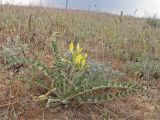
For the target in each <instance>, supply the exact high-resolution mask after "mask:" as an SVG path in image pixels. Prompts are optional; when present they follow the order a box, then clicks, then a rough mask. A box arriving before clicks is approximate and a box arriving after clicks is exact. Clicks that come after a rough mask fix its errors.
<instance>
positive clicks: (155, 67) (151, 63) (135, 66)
mask: <svg viewBox="0 0 160 120" xmlns="http://www.w3.org/2000/svg"><path fill="white" fill-rule="evenodd" d="M125 68H126V71H128V72H129V74H132V75H136V76H137V77H138V78H140V79H142V78H143V79H145V80H151V81H152V80H153V79H158V78H159V77H160V76H159V74H160V61H159V60H158V59H151V58H148V57H145V58H139V59H138V61H137V62H133V61H128V62H127V63H126V64H125Z"/></svg>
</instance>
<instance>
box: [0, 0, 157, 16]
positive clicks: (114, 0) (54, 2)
mask: <svg viewBox="0 0 160 120" xmlns="http://www.w3.org/2000/svg"><path fill="white" fill-rule="evenodd" d="M0 1H2V3H3V4H5V3H7V2H8V3H10V4H16V5H29V4H33V5H38V4H43V5H49V6H55V7H62V8H64V7H65V1H66V0H0ZM95 4H96V6H97V8H98V9H99V10H101V11H106V12H111V13H115V14H119V13H120V11H123V12H124V13H125V14H129V15H133V14H134V12H135V10H136V9H137V10H138V11H137V13H136V16H146V15H147V16H148V15H150V16H153V15H154V14H157V16H160V0H69V3H68V6H69V8H75V9H84V10H88V6H89V5H90V6H91V10H96V8H95Z"/></svg>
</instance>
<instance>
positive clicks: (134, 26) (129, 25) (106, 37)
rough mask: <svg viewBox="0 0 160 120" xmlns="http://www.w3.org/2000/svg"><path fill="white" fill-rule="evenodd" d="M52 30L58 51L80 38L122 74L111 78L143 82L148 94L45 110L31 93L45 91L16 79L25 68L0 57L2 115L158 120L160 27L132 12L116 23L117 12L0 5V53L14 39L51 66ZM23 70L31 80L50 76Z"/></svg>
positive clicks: (95, 56)
mask: <svg viewBox="0 0 160 120" xmlns="http://www.w3.org/2000/svg"><path fill="white" fill-rule="evenodd" d="M54 32H60V33H61V36H59V38H58V44H59V46H60V50H61V52H64V51H66V49H67V46H68V44H69V43H70V41H73V40H74V39H78V41H79V43H80V44H81V45H82V46H83V48H85V51H86V52H87V53H88V54H89V56H90V59H95V60H96V61H98V62H110V63H111V65H112V67H113V69H114V70H115V71H116V70H119V71H121V72H122V73H125V75H124V76H123V77H121V78H115V79H118V80H120V81H128V80H130V81H133V82H136V83H138V84H143V85H144V86H147V87H148V91H149V95H148V98H147V97H146V96H142V95H139V96H137V95H133V96H128V97H126V98H122V99H119V100H114V101H106V102H104V103H100V104H92V105H88V104H82V105H76V104H73V105H71V106H70V107H67V106H63V105H62V106H59V107H57V108H46V107H45V106H44V104H43V102H44V101H42V102H34V101H32V97H33V96H34V95H41V94H44V93H45V92H46V90H45V89H43V88H42V87H40V86H37V85H33V84H30V83H28V82H25V81H19V80H17V79H19V78H17V76H16V75H21V73H23V70H24V69H25V68H27V67H29V66H21V67H19V66H18V67H17V66H11V67H10V68H8V67H6V65H7V62H6V60H4V59H3V56H1V55H0V119H2V120H5V119H17V120H23V119H29V120H32V119H35V120H37V119H46V120H102V119H106V120H107V119H111V120H159V118H160V115H159V113H160V82H159V80H160V76H159V74H160V67H159V64H160V62H159V61H160V56H159V52H160V44H159V42H160V34H159V33H160V28H158V27H156V28H155V27H152V26H150V25H149V24H148V23H147V22H146V19H143V18H142V19H140V18H134V17H130V16H122V18H121V21H120V20H119V16H114V15H110V14H106V13H97V12H85V11H78V10H68V11H67V12H66V11H65V10H61V9H51V8H41V7H19V6H8V5H4V6H0V52H1V51H2V46H3V45H5V46H6V44H7V42H8V41H13V43H14V40H17V39H18V40H20V41H21V43H23V44H27V45H28V46H29V47H30V48H31V49H30V51H29V52H28V53H27V54H26V56H30V57H32V58H33V59H39V60H42V61H43V62H45V63H47V65H48V66H50V62H51V61H52V60H53V59H52V58H51V57H50V55H51V50H50V49H49V46H48V43H49V40H50V38H51V36H52V34H53V33H54ZM15 44H17V43H15ZM17 70H18V71H17ZM23 74H24V73H23ZM25 74H26V75H27V76H30V79H32V81H34V80H37V79H43V80H45V81H47V80H48V78H46V77H45V76H43V74H41V73H39V71H36V72H35V73H34V74H30V73H29V72H26V73H25ZM45 83H46V84H47V86H48V85H50V83H48V82H45Z"/></svg>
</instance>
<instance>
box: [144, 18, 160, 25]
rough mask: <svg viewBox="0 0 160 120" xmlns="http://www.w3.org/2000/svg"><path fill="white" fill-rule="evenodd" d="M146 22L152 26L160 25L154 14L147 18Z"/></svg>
mask: <svg viewBox="0 0 160 120" xmlns="http://www.w3.org/2000/svg"><path fill="white" fill-rule="evenodd" d="M147 23H148V24H149V25H150V26H152V27H154V28H156V27H160V20H159V19H158V18H157V17H156V16H153V17H152V18H151V17H149V18H147Z"/></svg>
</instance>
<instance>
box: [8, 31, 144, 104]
mask: <svg viewBox="0 0 160 120" xmlns="http://www.w3.org/2000/svg"><path fill="white" fill-rule="evenodd" d="M55 36H56V34H55ZM55 36H54V37H53V38H52V40H51V44H50V45H51V48H52V56H53V59H54V60H53V61H52V67H50V68H48V67H47V66H46V65H45V64H44V63H42V62H40V61H38V60H32V59H31V58H27V57H21V58H19V57H17V59H14V60H13V61H12V62H13V63H12V64H17V63H23V64H30V65H32V66H34V68H37V69H38V70H40V71H41V72H43V73H44V74H45V75H46V76H47V77H48V78H49V80H50V82H51V86H50V88H48V87H47V86H44V85H43V86H44V88H47V90H48V92H47V93H46V94H43V95H40V96H34V97H33V100H34V101H43V100H47V106H48V107H49V106H56V105H60V104H69V103H72V102H78V103H96V102H102V101H105V100H112V99H113V98H119V97H125V96H128V95H129V94H131V93H133V92H136V91H141V92H142V91H144V89H143V87H141V86H139V85H137V84H134V83H129V82H117V81H114V80H112V79H110V78H113V77H109V76H114V75H120V76H121V74H119V72H117V71H113V70H112V69H111V67H110V66H109V67H108V64H107V65H106V64H103V63H97V62H91V61H89V60H88V59H87V53H84V52H83V49H82V48H81V47H80V45H79V43H78V44H77V45H76V44H74V43H71V44H70V46H69V51H68V53H67V55H62V54H61V53H60V51H59V49H58V46H57V41H56V37H55ZM11 57H13V56H12V55H11ZM14 57H16V56H14ZM41 83H42V80H41V82H40V81H38V84H41ZM110 90H111V91H110ZM104 91H106V92H104Z"/></svg>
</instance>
